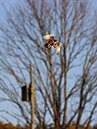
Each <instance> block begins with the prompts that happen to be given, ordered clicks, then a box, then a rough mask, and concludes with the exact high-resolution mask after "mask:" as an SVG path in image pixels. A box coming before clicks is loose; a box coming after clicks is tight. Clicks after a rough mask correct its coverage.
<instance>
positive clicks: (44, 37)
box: [43, 34, 54, 41]
mask: <svg viewBox="0 0 97 129" xmlns="http://www.w3.org/2000/svg"><path fill="white" fill-rule="evenodd" d="M43 39H44V40H47V41H50V40H54V35H53V34H48V35H44V36H43Z"/></svg>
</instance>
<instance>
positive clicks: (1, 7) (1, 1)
mask: <svg viewBox="0 0 97 129" xmlns="http://www.w3.org/2000/svg"><path fill="white" fill-rule="evenodd" d="M18 2H19V1H17V0H0V22H2V24H4V22H3V21H4V18H5V17H6V15H5V11H6V10H5V8H7V9H8V10H10V11H12V9H11V8H10V7H11V6H10V5H11V4H13V3H14V4H16V3H18ZM93 2H94V9H95V10H96V8H97V0H93ZM14 7H15V6H14ZM0 95H2V94H0ZM1 109H5V110H6V109H7V110H14V109H13V108H12V106H11V105H9V104H8V103H6V104H4V105H3V103H0V110H1ZM8 117H9V116H8ZM9 119H11V117H9ZM0 120H2V119H1V117H0ZM12 122H13V123H16V124H17V121H15V120H14V119H12Z"/></svg>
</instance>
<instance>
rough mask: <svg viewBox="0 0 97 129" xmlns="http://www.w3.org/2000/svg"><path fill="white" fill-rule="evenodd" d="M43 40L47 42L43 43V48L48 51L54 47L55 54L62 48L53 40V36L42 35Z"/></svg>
mask: <svg viewBox="0 0 97 129" xmlns="http://www.w3.org/2000/svg"><path fill="white" fill-rule="evenodd" d="M43 39H44V40H46V41H48V42H47V43H44V46H45V47H46V48H47V49H48V50H49V49H51V47H54V48H55V50H56V53H57V54H59V52H60V50H61V48H62V44H61V43H60V42H59V41H57V40H56V39H54V35H53V34H48V35H44V36H43Z"/></svg>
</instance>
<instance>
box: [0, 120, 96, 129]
mask: <svg viewBox="0 0 97 129" xmlns="http://www.w3.org/2000/svg"><path fill="white" fill-rule="evenodd" d="M79 128H80V129H85V127H83V126H80V127H79ZM0 129H30V127H29V126H27V125H25V126H24V127H22V126H20V125H16V126H15V125H13V124H12V123H3V122H2V121H0ZM35 129H42V127H36V128H35ZM43 129H55V128H54V127H47V125H46V126H45V127H44V128H43ZM60 129H61V128H60ZM64 129H65V128H64ZM67 129H76V125H70V126H69V127H68V128H67ZM88 129H97V124H95V125H94V126H93V127H90V126H89V127H88Z"/></svg>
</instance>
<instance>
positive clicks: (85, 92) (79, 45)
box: [0, 0, 97, 129]
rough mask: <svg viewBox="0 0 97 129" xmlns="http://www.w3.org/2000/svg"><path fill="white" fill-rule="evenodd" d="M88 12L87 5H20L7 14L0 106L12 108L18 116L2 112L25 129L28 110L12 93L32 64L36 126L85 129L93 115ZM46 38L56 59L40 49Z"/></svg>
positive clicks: (96, 75) (94, 79)
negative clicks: (51, 38)
mask: <svg viewBox="0 0 97 129" xmlns="http://www.w3.org/2000/svg"><path fill="white" fill-rule="evenodd" d="M91 7H92V5H91V1H90V0H87V1H81V0H80V1H77V0H69V1H68V0H52V1H45V0H25V1H20V2H19V3H16V4H15V5H14V6H13V7H12V13H10V12H9V11H8V10H6V15H7V17H6V21H4V23H6V24H4V25H2V26H1V28H0V31H1V35H2V38H1V41H0V45H1V54H0V68H1V70H2V71H1V75H0V89H1V91H2V92H3V93H4V94H5V95H6V96H5V98H4V97H1V98H0V100H1V101H5V102H6V101H9V102H11V103H14V105H15V106H16V107H18V109H19V110H20V115H18V114H16V115H14V114H13V113H10V112H9V111H6V110H3V112H7V113H8V114H9V115H11V116H12V117H14V118H16V119H18V120H19V121H21V122H22V123H23V124H26V123H27V124H28V125H30V122H31V119H30V117H28V116H30V114H31V112H30V106H29V105H30V104H28V103H23V102H22V101H21V94H20V92H18V91H17V88H18V87H20V88H21V87H22V86H23V85H24V84H25V83H30V67H29V64H30V62H32V64H33V73H34V84H35V87H36V102H35V106H36V108H35V118H36V120H35V123H36V125H39V126H40V127H42V128H45V124H50V122H51V123H52V122H53V123H54V126H55V128H56V129H59V128H61V129H62V128H68V127H69V125H70V124H72V123H73V122H75V123H76V129H78V128H79V126H80V124H83V126H84V125H85V121H87V125H86V128H88V127H89V125H90V124H91V122H92V119H93V118H94V116H95V115H94V113H95V111H96V109H97V102H96V101H95V97H96V91H97V46H96V44H97V41H96V36H97V35H96V29H95V25H96V24H95V20H93V18H94V15H93V13H92V12H93V10H92V9H91ZM49 33H53V34H54V35H55V36H56V39H58V40H59V41H61V42H62V50H61V53H60V54H59V55H56V54H55V52H54V50H53V48H52V49H51V50H49V51H48V50H46V49H45V48H44V46H43V42H44V41H43V39H42V36H43V35H45V34H49ZM85 113H86V114H87V117H84V114H85ZM21 115H22V119H21V117H20V116H21ZM50 120H51V121H50ZM48 121H49V123H48Z"/></svg>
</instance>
